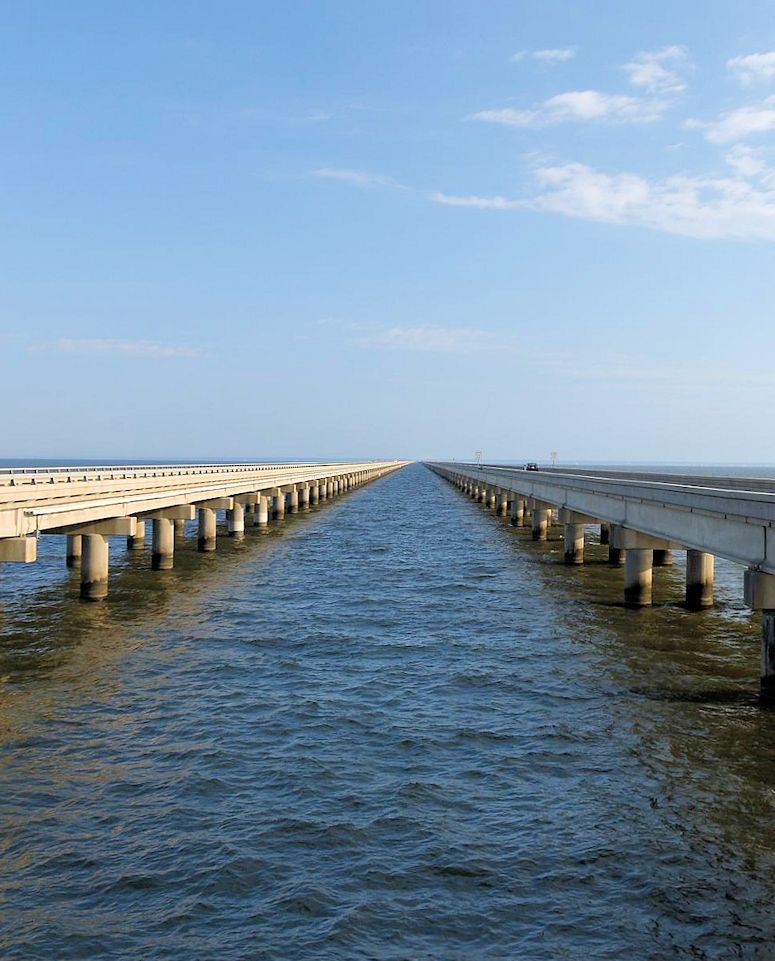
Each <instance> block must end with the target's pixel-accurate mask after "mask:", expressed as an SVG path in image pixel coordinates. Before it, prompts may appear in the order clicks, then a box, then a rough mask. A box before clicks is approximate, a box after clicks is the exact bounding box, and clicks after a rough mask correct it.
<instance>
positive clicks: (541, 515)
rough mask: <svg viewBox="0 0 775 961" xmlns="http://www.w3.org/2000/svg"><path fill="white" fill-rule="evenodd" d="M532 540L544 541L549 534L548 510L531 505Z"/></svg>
mask: <svg viewBox="0 0 775 961" xmlns="http://www.w3.org/2000/svg"><path fill="white" fill-rule="evenodd" d="M532 527H533V540H534V541H545V540H546V538H547V536H548V533H549V508H548V507H538V506H537V505H533V525H532Z"/></svg>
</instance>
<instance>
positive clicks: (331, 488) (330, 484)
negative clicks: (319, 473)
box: [328, 480, 336, 498]
mask: <svg viewBox="0 0 775 961" xmlns="http://www.w3.org/2000/svg"><path fill="white" fill-rule="evenodd" d="M335 493H336V481H335V480H329V482H328V496H329V498H331V497H333V496H334V494H335Z"/></svg>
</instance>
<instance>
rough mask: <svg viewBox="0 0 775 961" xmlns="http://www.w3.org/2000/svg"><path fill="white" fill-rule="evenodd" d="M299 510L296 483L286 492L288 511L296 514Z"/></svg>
mask: <svg viewBox="0 0 775 961" xmlns="http://www.w3.org/2000/svg"><path fill="white" fill-rule="evenodd" d="M298 512H299V491H298V488H297V487H296V485H295V484H294V485H293V489H292V490H291V491H290V492H289V493H288V513H289V514H298Z"/></svg>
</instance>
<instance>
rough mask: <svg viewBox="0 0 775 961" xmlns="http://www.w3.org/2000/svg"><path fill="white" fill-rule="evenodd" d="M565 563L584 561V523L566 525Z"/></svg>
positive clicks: (580, 562)
mask: <svg viewBox="0 0 775 961" xmlns="http://www.w3.org/2000/svg"><path fill="white" fill-rule="evenodd" d="M565 563H566V564H583V563H584V525H583V524H566V525H565Z"/></svg>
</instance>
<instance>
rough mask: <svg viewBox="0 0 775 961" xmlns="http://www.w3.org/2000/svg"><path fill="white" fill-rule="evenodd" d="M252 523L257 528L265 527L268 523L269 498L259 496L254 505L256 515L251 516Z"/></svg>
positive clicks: (264, 495) (262, 495)
mask: <svg viewBox="0 0 775 961" xmlns="http://www.w3.org/2000/svg"><path fill="white" fill-rule="evenodd" d="M253 518H254V522H255V523H256V524H257V525H258V526H259V527H266V525H267V524H268V523H269V498H268V497H267V496H266V494H261V496H260V497H259V499H258V503H257V504H256V513H255V514H254V515H253Z"/></svg>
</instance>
